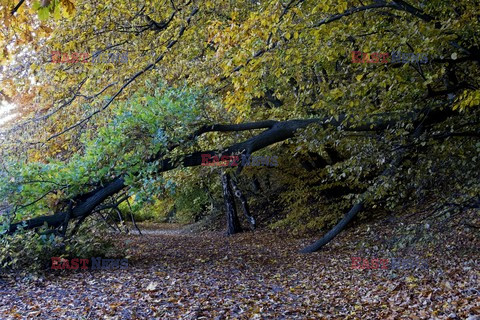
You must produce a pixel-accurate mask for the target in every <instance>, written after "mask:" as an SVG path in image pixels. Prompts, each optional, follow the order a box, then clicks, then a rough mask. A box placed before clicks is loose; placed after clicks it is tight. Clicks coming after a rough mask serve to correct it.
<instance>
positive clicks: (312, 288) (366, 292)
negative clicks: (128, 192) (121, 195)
mask: <svg viewBox="0 0 480 320" xmlns="http://www.w3.org/2000/svg"><path fill="white" fill-rule="evenodd" d="M455 221H456V222H457V223H456V224H454V225H456V227H455V228H450V227H448V228H445V226H441V224H438V223H437V224H434V225H429V224H428V223H425V222H422V223H419V224H412V225H404V224H400V223H398V222H395V221H387V220H385V221H380V222H378V223H374V224H369V225H367V224H360V225H358V226H355V227H354V228H349V229H348V230H345V231H344V232H343V233H342V234H341V235H339V236H338V237H337V238H335V239H334V240H333V241H332V242H331V243H330V244H328V245H327V246H325V247H324V249H322V250H321V251H320V252H317V253H314V254H300V253H298V251H299V249H301V248H302V247H303V246H305V245H307V244H309V243H310V242H311V241H312V240H313V239H312V238H308V239H307V238H303V239H295V238H292V237H291V236H289V235H288V234H286V233H275V232H272V231H255V232H246V233H243V234H239V235H235V236H231V237H226V236H225V235H224V233H222V232H201V233H191V232H188V233H187V232H186V231H185V229H179V228H175V227H173V228H172V227H171V226H170V227H168V228H166V227H165V226H164V225H159V226H154V227H153V229H152V227H151V226H150V227H149V228H148V231H146V232H144V235H143V236H141V235H133V234H130V235H117V236H115V239H116V243H117V246H119V247H120V248H121V249H125V248H129V249H128V251H129V260H128V268H127V269H123V270H82V271H81V270H65V271H61V272H59V271H55V272H54V271H53V270H49V271H47V272H46V273H45V274H43V275H42V276H32V277H19V276H17V278H15V277H9V278H6V279H5V280H3V282H2V280H0V319H470V320H472V319H480V317H479V316H478V315H479V314H480V288H479V283H480V272H479V261H480V253H479V250H478V249H479V248H480V243H479V234H478V229H476V227H475V226H473V227H472V226H467V225H465V224H463V223H462V222H463V221H464V220H459V219H457V220H455V219H451V221H450V222H455ZM475 223H477V226H478V221H477V222H475ZM435 228H440V229H439V230H436V229H435ZM442 228H443V229H442ZM435 235H438V237H437V236H435ZM419 244H421V245H419ZM352 257H362V258H365V259H371V258H387V259H391V258H401V259H412V258H417V259H419V258H420V259H424V260H425V261H426V263H427V268H423V269H422V268H421V266H419V267H415V268H409V269H405V270H397V269H395V270H393V269H386V270H384V269H353V268H352ZM367 261H369V262H371V260H367ZM363 263H364V261H363V260H362V265H363Z"/></svg>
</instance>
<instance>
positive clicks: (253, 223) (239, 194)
mask: <svg viewBox="0 0 480 320" xmlns="http://www.w3.org/2000/svg"><path fill="white" fill-rule="evenodd" d="M230 185H231V186H232V190H233V193H234V194H235V197H237V198H238V200H239V201H240V203H241V204H242V209H243V214H244V215H245V218H246V219H247V220H248V222H249V223H250V226H251V228H252V230H255V226H256V221H255V218H254V217H253V216H252V215H251V214H250V209H249V208H248V202H247V198H246V197H245V196H244V195H243V193H242V191H240V188H239V187H238V186H237V183H236V182H235V179H230Z"/></svg>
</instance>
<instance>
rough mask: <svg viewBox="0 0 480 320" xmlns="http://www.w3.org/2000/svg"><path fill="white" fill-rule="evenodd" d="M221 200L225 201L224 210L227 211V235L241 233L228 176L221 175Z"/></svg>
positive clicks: (226, 174)
mask: <svg viewBox="0 0 480 320" xmlns="http://www.w3.org/2000/svg"><path fill="white" fill-rule="evenodd" d="M222 187H223V198H224V199H225V208H226V210H227V234H228V235H232V234H235V233H239V232H242V231H243V230H242V226H241V225H240V220H238V216H237V208H236V207H235V202H234V200H233V194H232V189H231V187H230V175H229V174H228V173H223V174H222Z"/></svg>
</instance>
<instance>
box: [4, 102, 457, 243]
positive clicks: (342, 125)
mask: <svg viewBox="0 0 480 320" xmlns="http://www.w3.org/2000/svg"><path fill="white" fill-rule="evenodd" d="M456 115H458V113H457V112H453V111H448V110H443V109H441V108H438V109H434V110H430V109H427V110H421V111H419V112H418V113H413V112H412V113H405V114H402V115H398V114H381V115H378V116H376V117H375V119H370V120H368V121H354V120H351V119H348V118H347V117H346V116H345V115H341V116H340V117H338V118H336V119H335V118H333V117H325V118H322V119H303V120H288V121H273V120H269V121H261V122H252V123H244V124H230V125H221V124H218V125H211V126H203V127H201V128H200V129H199V130H197V131H196V132H195V133H194V134H192V135H190V136H189V137H188V139H187V140H195V139H197V138H198V137H200V136H201V135H203V134H205V133H208V132H239V131H250V130H257V129H266V130H264V131H263V132H261V133H259V134H257V135H254V136H253V137H251V138H249V139H247V140H245V141H243V142H240V143H236V144H233V145H231V146H229V147H227V148H224V149H221V150H208V151H198V152H194V153H191V154H186V155H184V156H183V157H180V159H177V158H165V157H164V153H158V154H156V155H155V156H153V157H151V158H150V159H149V160H148V162H150V163H156V164H157V167H156V174H161V173H163V172H167V171H169V170H172V169H175V168H177V167H180V166H182V167H193V166H199V165H201V162H202V157H201V155H202V154H206V153H208V154H211V155H238V154H247V155H250V154H252V153H254V152H256V151H259V150H261V149H263V148H265V147H268V146H271V145H273V144H275V143H278V142H282V141H285V140H287V139H290V138H293V137H294V136H295V133H296V132H297V130H299V129H302V128H306V127H307V126H309V125H313V124H315V125H317V126H320V127H323V128H338V129H340V130H342V131H348V132H362V131H363V132H366V131H368V132H383V131H385V130H388V129H392V128H394V127H395V126H398V125H399V124H401V123H407V122H408V123H411V124H412V127H413V128H416V130H414V132H412V137H411V138H410V142H409V143H408V144H407V145H404V146H402V147H401V148H400V151H398V150H397V151H396V152H395V153H394V160H393V162H392V164H391V166H387V168H386V169H385V170H384V171H383V173H382V174H381V176H385V175H389V174H390V173H391V172H392V167H396V166H397V165H398V163H399V162H400V161H401V159H403V156H404V154H406V153H407V152H408V150H409V149H410V148H411V147H412V146H413V145H414V139H415V138H417V137H418V136H419V130H418V127H419V126H421V127H422V128H425V129H428V128H429V126H431V125H434V124H438V123H441V122H442V121H445V120H446V119H448V118H451V117H455V116H456ZM177 147H178V144H172V145H170V146H169V147H168V150H169V151H172V150H174V149H175V148H177ZM179 160H180V161H179ZM239 171H241V167H240V168H239ZM225 177H226V176H225ZM228 184H229V182H228V179H227V185H228ZM127 187H128V186H127V185H126V183H125V177H123V176H118V177H116V178H114V179H112V180H111V181H110V182H108V183H106V184H104V186H101V187H98V188H96V189H94V190H93V191H90V192H88V193H86V194H80V195H77V196H76V197H74V198H73V199H65V200H66V202H68V203H72V205H70V206H68V209H67V210H63V211H59V212H57V213H55V214H53V215H47V216H40V217H35V218H32V219H28V220H26V221H21V222H16V223H12V224H11V225H10V226H9V229H8V233H10V234H11V233H14V232H15V231H17V230H18V229H19V227H20V226H22V227H23V229H36V228H40V227H42V226H43V225H44V224H47V226H48V227H49V228H51V229H59V228H61V227H64V226H65V224H66V223H68V221H69V220H72V221H73V220H78V221H79V223H81V222H82V221H84V220H85V218H86V217H88V216H89V215H91V214H92V213H93V212H95V210H96V209H98V208H99V207H100V206H101V205H102V204H103V203H104V202H105V201H106V200H107V199H108V198H110V197H112V196H114V195H116V194H118V193H119V192H121V191H122V190H123V189H125V188H127ZM363 208H364V203H363V202H359V203H358V204H357V205H355V206H354V207H353V208H352V209H351V210H350V211H349V212H348V213H347V214H346V216H345V217H344V219H342V220H341V221H340V223H339V224H338V225H337V226H336V227H335V228H334V229H332V230H331V231H330V232H329V233H327V235H326V236H325V237H324V238H322V239H321V240H319V242H317V243H315V244H313V245H312V246H309V247H308V248H305V249H304V250H303V252H313V251H316V250H318V249H320V248H321V247H322V246H323V245H325V244H326V243H328V242H329V241H331V240H332V239H333V238H334V237H335V236H336V235H337V234H338V233H339V232H340V231H341V230H343V228H344V227H345V226H346V225H347V224H348V222H349V221H351V220H352V219H353V217H355V215H357V214H358V213H359V212H360V211H361V210H362V209H363ZM75 229H78V226H77V227H76V228H75ZM232 233H234V232H232Z"/></svg>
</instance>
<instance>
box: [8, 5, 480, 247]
mask: <svg viewBox="0 0 480 320" xmlns="http://www.w3.org/2000/svg"><path fill="white" fill-rule="evenodd" d="M17 5H19V6H18V8H17V9H16V10H15V13H14V14H13V15H12V10H13V8H15V7H16V6H17ZM0 12H1V20H2V21H3V22H4V23H3V28H2V30H3V31H4V32H3V33H1V34H0V45H1V46H2V49H3V50H2V52H1V53H0V54H1V62H2V65H1V68H2V76H1V78H0V85H1V88H2V89H1V93H2V97H3V99H5V100H6V101H9V102H10V103H13V104H16V105H17V106H19V107H18V109H17V111H18V112H20V113H21V116H20V117H19V118H17V119H16V121H15V122H14V123H12V124H11V125H10V126H9V127H6V128H5V129H4V130H3V132H2V133H1V139H2V142H1V146H0V148H1V152H2V159H1V162H2V166H3V169H1V171H0V199H1V202H2V203H3V209H4V212H5V214H3V215H2V216H1V217H0V219H1V220H0V221H1V222H2V224H3V226H1V227H0V233H10V232H14V231H16V230H18V227H19V226H20V225H22V223H21V221H24V220H27V222H26V223H25V224H23V225H24V227H26V228H38V227H40V226H42V225H43V224H44V223H47V225H48V226H49V227H51V228H59V227H61V226H63V225H64V224H65V221H67V224H68V220H70V219H72V220H73V219H78V220H80V221H83V219H85V218H86V217H87V216H89V215H90V214H92V213H93V212H95V211H96V210H97V211H98V210H101V209H102V206H105V205H106V204H108V203H117V202H118V201H119V200H122V201H126V200H127V199H130V200H131V201H132V202H133V204H134V206H135V210H140V209H141V208H142V207H145V206H153V205H154V204H155V203H156V202H158V201H163V202H162V206H165V208H163V210H166V209H168V208H170V206H167V202H168V201H173V202H176V203H177V205H179V206H181V203H182V201H187V200H186V199H190V200H191V202H192V203H195V202H196V201H197V202H199V203H202V204H206V203H208V197H207V196H205V195H212V194H213V195H214V197H215V198H219V197H221V183H220V182H221V181H220V180H219V179H217V177H218V171H216V170H218V169H211V168H210V169H206V168H204V167H201V166H200V164H201V157H200V155H201V154H202V153H211V154H227V153H228V154H233V153H235V154H241V153H244V154H251V153H253V152H258V153H264V154H275V155H278V156H279V164H280V165H279V166H278V168H261V169H258V168H244V169H239V170H237V171H236V174H237V175H239V177H247V178H248V179H245V180H241V182H242V184H241V186H242V188H247V185H248V184H249V183H250V181H252V180H255V179H257V178H259V179H260V180H262V181H268V183H269V184H270V186H271V187H270V188H267V189H265V190H264V193H265V194H267V195H268V196H269V197H271V198H272V199H273V200H274V201H272V202H271V203H272V206H273V207H275V210H279V211H280V213H281V214H280V213H279V218H278V219H276V222H275V224H274V226H276V227H285V226H288V227H291V228H292V229H293V230H294V231H296V232H304V231H318V230H320V229H322V228H325V227H331V226H333V225H334V224H335V223H337V222H338V221H339V219H341V218H342V217H344V215H345V213H347V212H348V213H349V214H350V216H349V215H348V214H347V215H346V216H345V217H344V220H340V221H341V224H340V227H342V228H343V227H344V225H345V224H346V223H348V222H349V221H350V220H351V219H352V218H353V217H354V216H356V214H357V213H359V212H360V211H361V209H363V208H369V209H368V210H367V211H366V212H367V213H366V214H365V215H366V216H367V215H369V214H373V213H374V212H375V210H376V208H378V207H381V208H383V209H384V210H402V208H404V206H405V203H410V204H418V203H424V202H426V201H430V200H431V199H434V201H435V202H437V203H438V205H448V204H451V203H454V204H455V205H456V206H458V207H462V206H472V205H478V201H479V199H478V194H479V193H480V184H479V181H480V175H479V171H478V166H479V162H480V158H479V153H480V141H479V140H478V138H479V136H480V131H479V130H480V117H479V115H480V113H479V112H480V111H479V110H478V105H479V101H480V89H479V85H480V84H479V73H480V68H479V61H480V60H479V59H480V43H479V38H478V34H480V33H479V31H480V19H479V16H478V12H479V4H478V3H476V2H475V1H468V0H459V1H455V2H451V1H440V0H432V1H422V0H412V1H408V2H406V1H391V0H376V1H350V0H348V1H343V0H326V1H307V0H288V1H250V0H244V1H242V0H239V1H222V0H220V1H195V0H188V1H183V0H182V1H176V0H168V1H167V0H166V1H115V2H111V1H106V2H98V1H88V0H81V1H76V2H75V3H73V2H70V1H68V0H65V1H64V0H61V1H58V0H51V1H42V2H38V1H25V2H24V1H20V2H18V3H16V2H13V1H10V0H8V1H7V0H5V1H2V3H1V10H0ZM354 51H361V52H365V53H390V54H391V53H392V52H398V51H400V52H405V53H416V54H420V53H421V54H423V55H425V56H426V57H427V61H426V62H425V61H415V62H413V61H412V62H395V63H390V62H389V63H353V62H352V52H354ZM53 52H60V53H68V54H69V56H70V57H72V53H76V54H78V53H85V52H86V53H88V57H85V56H83V55H81V57H82V59H83V61H77V62H70V63H68V62H64V63H53V62H52V57H53V56H52V55H53ZM99 54H108V55H110V54H117V55H118V54H126V55H127V56H128V61H125V62H122V63H118V62H105V63H92V59H94V58H95V57H96V56H97V55H99ZM78 56H80V55H77V57H78ZM74 60H75V59H74ZM78 60H81V59H80V58H78ZM175 168H178V170H172V169H175ZM227 171H232V172H233V171H234V169H227ZM266 183H267V182H266ZM253 201H260V200H259V199H254V200H253ZM157 205H158V203H157ZM352 206H353V207H352ZM195 209H196V210H198V209H199V208H198V207H195ZM272 209H273V208H272ZM185 210H186V211H188V210H187V209H185ZM189 213H190V214H193V213H192V211H189ZM45 217H46V218H45ZM340 227H339V228H340ZM65 228H66V226H65ZM340 229H341V228H340ZM335 234H336V233H332V235H335ZM322 245H323V244H322ZM310 249H311V250H307V251H315V250H318V249H319V247H318V246H314V247H311V248H310Z"/></svg>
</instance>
